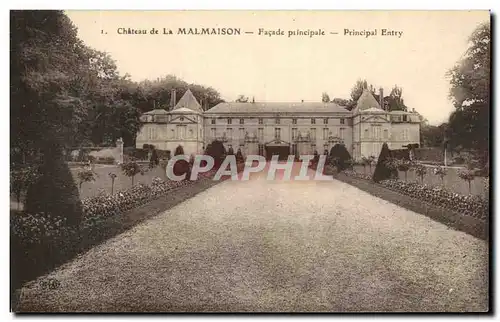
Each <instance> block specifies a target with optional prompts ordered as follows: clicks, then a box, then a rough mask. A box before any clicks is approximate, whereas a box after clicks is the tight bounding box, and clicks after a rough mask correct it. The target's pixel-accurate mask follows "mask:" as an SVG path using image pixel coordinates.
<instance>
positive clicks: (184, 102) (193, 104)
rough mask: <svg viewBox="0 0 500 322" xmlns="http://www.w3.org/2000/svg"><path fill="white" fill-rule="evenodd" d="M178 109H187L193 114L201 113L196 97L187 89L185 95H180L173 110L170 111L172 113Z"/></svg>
mask: <svg viewBox="0 0 500 322" xmlns="http://www.w3.org/2000/svg"><path fill="white" fill-rule="evenodd" d="M180 108H187V109H190V110H193V111H195V112H203V109H202V108H201V105H200V103H198V101H197V100H196V97H194V95H193V93H192V92H191V90H190V89H189V88H188V90H187V91H186V93H184V95H182V97H181V99H180V100H179V101H178V102H177V104H175V106H174V108H173V109H172V112H174V111H175V110H177V109H180Z"/></svg>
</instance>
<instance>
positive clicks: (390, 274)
mask: <svg viewBox="0 0 500 322" xmlns="http://www.w3.org/2000/svg"><path fill="white" fill-rule="evenodd" d="M487 257H488V249H487V243H486V242H485V241H482V240H479V239H477V238H474V237H472V236H470V235H467V234H465V233H463V232H459V231H454V230H451V229H449V228H447V227H446V226H445V225H443V224H440V223H437V222H434V221H432V220H430V219H429V218H427V217H425V216H422V215H419V214H416V213H414V212H411V211H408V210H405V209H402V208H400V207H398V206H396V205H394V204H391V203H389V202H386V201H384V200H381V199H378V198H375V197H373V196H371V195H369V194H367V193H365V192H363V191H360V190H358V189H356V188H354V187H352V186H350V185H347V184H345V183H342V182H339V181H329V182H313V181H302V182H300V181H288V182H284V181H281V182H280V181H273V182H269V181H266V180H264V175H256V176H253V177H252V180H250V181H246V182H233V181H225V182H223V183H221V184H219V185H216V186H215V187H213V188H210V189H209V190H207V191H205V192H203V193H201V194H199V195H197V196H195V197H194V198H192V199H190V200H187V201H186V202H184V203H182V204H180V205H178V206H176V207H174V208H172V209H171V210H168V211H166V212H164V213H163V214H161V215H159V216H158V217H155V218H154V219H152V220H149V221H147V222H145V223H143V224H141V225H138V226H136V227H135V228H133V229H131V230H130V231H128V232H126V233H123V234H121V235H118V236H117V237H115V238H113V239H111V240H109V241H107V242H106V243H104V244H102V245H100V246H97V247H95V248H93V249H92V250H90V251H89V252H88V253H86V254H84V255H83V256H81V257H80V258H78V259H76V260H74V261H72V262H70V263H68V264H66V265H65V266H63V267H61V268H60V269H58V270H56V271H54V272H52V273H51V274H50V275H49V277H50V278H56V279H58V280H59V281H60V283H61V286H60V287H59V288H58V289H56V290H42V289H41V288H40V286H39V284H38V283H36V282H35V283H32V285H29V286H27V287H26V288H25V289H24V290H23V295H22V298H21V306H20V310H34V309H39V310H52V311H113V312H116V311H183V312H186V311H187V312H200V311H219V312H220V311H237V312H242V311H265V312H271V311H295V312H299V311H334V312H343V311H484V310H487V308H488V304H487V299H488V295H487V294H488V290H487V287H488V268H487V267H488V259H487Z"/></svg>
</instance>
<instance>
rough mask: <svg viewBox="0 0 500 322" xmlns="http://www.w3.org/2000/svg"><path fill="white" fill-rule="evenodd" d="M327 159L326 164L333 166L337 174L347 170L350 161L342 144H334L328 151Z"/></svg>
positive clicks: (347, 152) (349, 156)
mask: <svg viewBox="0 0 500 322" xmlns="http://www.w3.org/2000/svg"><path fill="white" fill-rule="evenodd" d="M329 158H330V160H329V162H328V163H329V164H331V165H332V166H335V167H336V168H337V170H338V171H339V172H340V171H343V170H345V169H347V168H348V167H349V165H350V161H352V158H351V155H350V154H349V151H347V149H346V147H345V145H344V144H335V145H334V146H333V147H332V148H331V150H330V154H329Z"/></svg>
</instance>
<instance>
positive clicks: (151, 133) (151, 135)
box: [148, 127, 156, 140]
mask: <svg viewBox="0 0 500 322" xmlns="http://www.w3.org/2000/svg"><path fill="white" fill-rule="evenodd" d="M148 139H149V140H156V129H154V128H152V127H151V128H149V131H148Z"/></svg>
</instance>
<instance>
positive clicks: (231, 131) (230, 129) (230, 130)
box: [227, 127, 233, 139]
mask: <svg viewBox="0 0 500 322" xmlns="http://www.w3.org/2000/svg"><path fill="white" fill-rule="evenodd" d="M227 136H229V138H230V139H231V138H232V137H233V129H232V128H230V127H229V128H227Z"/></svg>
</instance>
